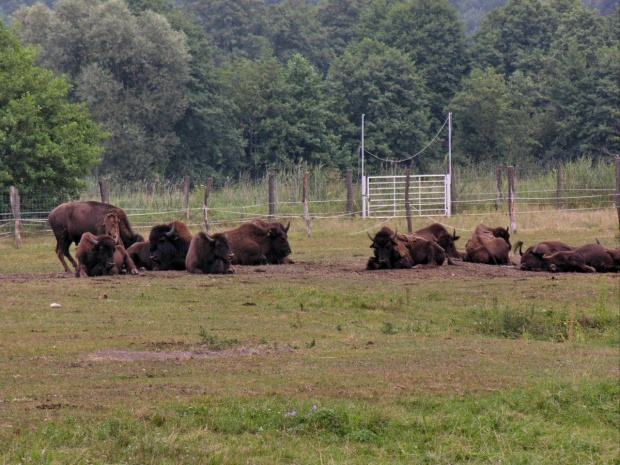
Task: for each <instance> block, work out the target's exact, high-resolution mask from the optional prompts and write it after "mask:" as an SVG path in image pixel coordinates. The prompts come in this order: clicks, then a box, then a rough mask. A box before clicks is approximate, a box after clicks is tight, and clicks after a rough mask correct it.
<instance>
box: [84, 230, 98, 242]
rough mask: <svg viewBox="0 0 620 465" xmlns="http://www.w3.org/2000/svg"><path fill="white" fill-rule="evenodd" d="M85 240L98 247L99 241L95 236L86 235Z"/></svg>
mask: <svg viewBox="0 0 620 465" xmlns="http://www.w3.org/2000/svg"><path fill="white" fill-rule="evenodd" d="M85 239H86V240H87V241H88V242H91V243H92V244H93V245H98V244H99V241H98V240H97V239H95V236H93V235H92V234H90V233H89V234H86V236H85Z"/></svg>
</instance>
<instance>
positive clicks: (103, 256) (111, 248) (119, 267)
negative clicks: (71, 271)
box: [75, 232, 138, 278]
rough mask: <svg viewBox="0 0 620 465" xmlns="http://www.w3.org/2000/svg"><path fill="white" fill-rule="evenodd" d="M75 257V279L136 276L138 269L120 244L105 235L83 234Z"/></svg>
mask: <svg viewBox="0 0 620 465" xmlns="http://www.w3.org/2000/svg"><path fill="white" fill-rule="evenodd" d="M76 257H77V259H78V267H77V270H76V272H75V276H76V277H77V278H82V277H84V276H106V275H116V274H121V273H131V274H138V269H137V268H136V265H135V264H134V263H133V261H132V260H131V258H129V255H128V254H127V251H126V250H125V247H123V245H122V244H116V243H115V241H114V239H113V238H112V237H111V236H109V235H107V234H103V235H101V236H94V235H93V234H92V233H89V232H87V233H84V234H83V235H82V239H81V240H80V242H79V244H78V246H77V250H76Z"/></svg>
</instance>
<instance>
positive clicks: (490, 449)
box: [0, 209, 620, 464]
mask: <svg viewBox="0 0 620 465" xmlns="http://www.w3.org/2000/svg"><path fill="white" fill-rule="evenodd" d="M173 219H174V218H170V221H172V220H173ZM439 220H440V221H442V222H444V223H446V224H447V225H449V227H450V228H452V227H455V228H457V233H459V234H460V235H461V239H460V240H459V241H458V242H457V248H458V249H459V250H460V251H464V247H465V243H466V242H467V240H468V238H469V237H471V234H472V233H473V230H474V228H475V227H476V225H477V224H478V223H480V222H483V221H484V222H485V223H486V224H489V225H493V226H507V225H508V221H507V218H506V216H505V215H500V214H498V215H497V217H495V218H493V217H489V216H488V215H487V216H484V217H483V218H482V217H481V218H477V217H476V216H457V217H454V218H441V219H439ZM386 224H387V225H389V226H390V227H391V228H393V229H398V230H399V231H400V232H406V226H405V224H404V222H399V221H392V222H389V223H386ZM428 224H430V220H428V219H417V220H416V221H415V224H414V229H418V228H421V227H424V226H426V225H428ZM617 225H618V223H617V217H616V212H615V210H611V209H608V210H603V211H588V212H569V213H557V212H548V213H541V214H538V215H528V216H524V217H522V218H521V219H520V224H519V233H518V234H516V235H515V236H513V237H511V240H513V242H516V241H517V240H522V241H524V243H525V245H526V246H529V245H532V244H533V243H535V242H536V241H542V240H552V239H556V240H561V241H563V242H567V243H569V244H571V245H582V244H585V243H588V242H594V240H595V238H598V239H600V240H601V242H603V243H604V244H605V245H606V246H608V247H620V244H619V243H618V242H617V238H616V235H617V233H618V227H617ZM232 226H234V225H231V227H232ZM373 226H374V228H371V227H373ZM190 229H192V233H195V232H197V231H198V230H199V227H198V226H194V227H193V228H190ZM222 229H226V228H225V227H223V228H222ZM378 229H379V226H378V224H374V223H371V222H368V221H362V220H359V219H358V220H340V221H335V220H323V221H315V222H314V224H313V234H312V237H310V238H308V237H306V234H305V225H304V224H303V223H302V221H300V220H294V221H293V223H292V226H291V229H290V231H289V242H290V244H291V248H292V254H291V255H290V258H291V259H292V260H293V261H294V262H295V264H294V265H265V266H255V267H249V266H248V267H244V266H236V273H235V274H232V275H191V274H189V273H187V272H184V271H166V272H141V273H140V275H139V276H113V277H112V276H111V277H100V278H83V279H76V278H74V277H73V276H72V275H66V274H64V273H63V272H62V271H63V270H62V266H61V265H60V264H59V262H58V259H57V257H56V255H55V252H54V247H55V240H54V239H53V236H52V234H51V233H49V234H47V235H41V234H37V235H31V236H26V237H25V238H23V239H22V248H21V249H16V248H15V246H14V242H13V241H12V240H10V239H0V296H1V299H0V353H1V354H2V364H0V462H2V463H199V464H218V463H222V464H224V463H226V464H228V463H269V464H301V463H317V464H329V463H347V464H351V463H359V464H369V463H390V464H393V463H402V464H412V463H439V464H444V463H445V464H447V463H538V464H557V463H565V464H571V463H574V464H588V463H591V464H614V463H615V464H617V463H619V460H620V455H619V454H620V451H619V446H618V444H619V443H620V433H619V428H620V422H619V418H620V412H619V407H618V406H619V401H620V390H619V383H618V379H619V376H620V373H619V364H620V359H619V352H618V347H619V342H620V341H619V334H620V315H619V314H620V278H619V276H618V274H598V273H597V274H573V273H564V274H551V273H533V272H524V271H520V270H518V269H516V268H510V267H497V266H491V265H479V264H474V263H460V264H458V265H456V266H447V265H444V266H442V267H438V268H423V269H412V270H381V271H365V269H364V268H365V265H366V262H367V260H368V257H370V256H371V254H372V251H371V249H370V248H369V245H370V241H369V239H368V236H367V234H366V230H369V231H370V232H371V233H374V232H376V231H377V230H378ZM138 232H140V233H142V234H143V235H145V236H146V235H148V230H141V231H138ZM213 232H217V231H213ZM511 258H514V256H513V255H512V253H511ZM52 304H58V305H54V306H52Z"/></svg>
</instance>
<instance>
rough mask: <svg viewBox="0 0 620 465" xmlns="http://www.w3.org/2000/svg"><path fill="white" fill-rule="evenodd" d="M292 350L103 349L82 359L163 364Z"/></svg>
mask: <svg viewBox="0 0 620 465" xmlns="http://www.w3.org/2000/svg"><path fill="white" fill-rule="evenodd" d="M292 351H293V349H288V348H283V349H268V348H239V349H232V350H217V351H216V350H183V351H173V352H152V351H132V350H122V349H104V350H100V351H97V352H93V353H91V354H86V355H85V356H84V357H82V359H83V360H84V361H87V362H143V361H149V362H152V361H155V362H163V361H167V360H177V361H183V360H197V359H205V358H216V357H249V356H267V355H276V354H281V353H288V352H292Z"/></svg>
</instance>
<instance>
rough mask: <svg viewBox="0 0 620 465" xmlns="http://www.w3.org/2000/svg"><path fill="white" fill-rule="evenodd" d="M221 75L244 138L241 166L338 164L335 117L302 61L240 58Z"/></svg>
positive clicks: (310, 69) (297, 58)
mask: <svg viewBox="0 0 620 465" xmlns="http://www.w3.org/2000/svg"><path fill="white" fill-rule="evenodd" d="M225 76H226V77H225V81H227V82H229V93H230V95H231V97H232V99H233V101H234V102H235V105H236V108H237V118H238V119H239V121H240V122H241V127H242V129H243V136H244V139H245V142H246V145H245V152H246V155H245V159H244V165H243V168H245V169H248V170H252V171H260V170H262V169H264V168H265V167H266V166H282V165H286V164H296V163H299V162H300V161H307V162H309V163H325V164H327V165H335V164H338V159H337V155H338V140H337V138H336V136H335V134H334V127H335V124H333V122H334V121H336V118H337V116H336V115H334V114H333V113H332V110H331V108H330V105H329V100H328V99H327V98H326V96H325V94H324V90H323V84H322V83H321V79H320V77H319V75H318V74H317V72H316V71H315V70H314V69H313V67H312V65H311V64H310V63H309V62H308V60H306V59H305V58H303V57H302V56H301V55H295V56H294V57H293V58H292V59H291V60H289V62H288V63H286V65H285V66H282V65H281V64H280V63H279V62H278V60H276V59H275V58H274V57H265V58H263V59H261V60H255V61H250V60H243V59H240V60H236V61H235V62H233V63H231V65H230V66H229V67H228V68H227V69H226V71H225Z"/></svg>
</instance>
